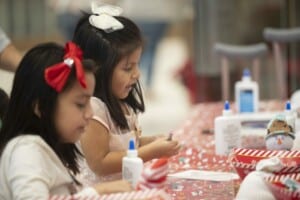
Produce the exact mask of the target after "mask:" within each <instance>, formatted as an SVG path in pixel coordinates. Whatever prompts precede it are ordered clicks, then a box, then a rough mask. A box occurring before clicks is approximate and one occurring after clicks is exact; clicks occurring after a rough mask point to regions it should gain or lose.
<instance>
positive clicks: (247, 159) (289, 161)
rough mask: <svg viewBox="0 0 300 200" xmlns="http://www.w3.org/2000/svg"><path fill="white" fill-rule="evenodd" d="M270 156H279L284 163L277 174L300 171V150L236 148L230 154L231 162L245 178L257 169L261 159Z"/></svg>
mask: <svg viewBox="0 0 300 200" xmlns="http://www.w3.org/2000/svg"><path fill="white" fill-rule="evenodd" d="M270 157H279V158H280V160H281V162H282V164H283V168H282V169H280V170H279V171H274V173H275V174H289V173H299V172H300V151H287V150H261V149H245V148H235V149H233V151H232V152H231V154H230V155H229V162H230V163H231V164H232V166H233V167H234V168H235V170H236V171H237V173H238V174H239V176H240V178H241V179H244V177H245V176H246V175H247V174H248V173H249V172H251V171H254V170H255V167H256V164H257V163H258V162H259V161H260V160H262V159H266V158H270Z"/></svg>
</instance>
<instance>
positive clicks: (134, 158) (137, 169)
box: [122, 139, 144, 188]
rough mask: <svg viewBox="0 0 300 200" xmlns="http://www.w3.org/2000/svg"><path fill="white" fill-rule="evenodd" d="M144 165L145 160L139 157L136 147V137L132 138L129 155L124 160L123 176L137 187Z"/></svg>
mask: <svg viewBox="0 0 300 200" xmlns="http://www.w3.org/2000/svg"><path fill="white" fill-rule="evenodd" d="M143 166H144V164H143V160H142V159H141V158H140V157H138V151H137V150H136V149H135V144H134V139H131V140H130V141H129V148H128V150H127V155H126V156H124V157H123V160H122V178H123V179H124V180H127V181H128V182H129V183H130V184H131V185H132V187H133V188H136V185H137V182H138V180H139V179H140V176H141V174H142V171H143Z"/></svg>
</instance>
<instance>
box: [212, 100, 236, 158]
mask: <svg viewBox="0 0 300 200" xmlns="http://www.w3.org/2000/svg"><path fill="white" fill-rule="evenodd" d="M214 129H215V150H216V154H217V155H228V154H229V153H230V151H231V150H232V149H233V148H235V147H240V146H241V121H240V119H239V118H238V116H237V115H232V111H231V109H230V105H229V102H228V101H226V102H225V103H224V110H223V115H222V116H218V117H216V118H215V124H214Z"/></svg>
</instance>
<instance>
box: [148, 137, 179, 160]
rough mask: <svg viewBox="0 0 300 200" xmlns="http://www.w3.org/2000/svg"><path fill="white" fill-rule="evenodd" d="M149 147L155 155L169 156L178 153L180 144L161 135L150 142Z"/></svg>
mask: <svg viewBox="0 0 300 200" xmlns="http://www.w3.org/2000/svg"><path fill="white" fill-rule="evenodd" d="M149 147H150V148H151V150H152V152H154V153H155V157H162V156H167V157H170V156H173V155H176V154H178V151H179V149H180V144H179V143H178V142H177V141H176V140H171V141H170V140H168V138H167V137H161V138H158V139H156V140H155V141H153V142H151V143H150V144H149Z"/></svg>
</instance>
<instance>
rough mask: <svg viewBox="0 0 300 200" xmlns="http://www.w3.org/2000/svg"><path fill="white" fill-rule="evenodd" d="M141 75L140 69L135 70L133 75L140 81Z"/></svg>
mask: <svg viewBox="0 0 300 200" xmlns="http://www.w3.org/2000/svg"><path fill="white" fill-rule="evenodd" d="M140 75H141V71H140V68H139V67H137V68H136V69H135V71H134V72H133V74H132V78H134V79H136V80H138V79H139V78H140Z"/></svg>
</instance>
